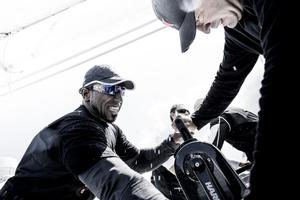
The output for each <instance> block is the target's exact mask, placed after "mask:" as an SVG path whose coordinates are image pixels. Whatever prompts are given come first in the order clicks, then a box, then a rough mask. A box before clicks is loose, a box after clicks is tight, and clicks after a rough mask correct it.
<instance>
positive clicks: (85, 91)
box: [80, 88, 90, 101]
mask: <svg viewBox="0 0 300 200" xmlns="http://www.w3.org/2000/svg"><path fill="white" fill-rule="evenodd" d="M80 93H81V95H82V98H83V99H84V101H89V98H90V93H89V90H88V89H86V88H82V89H81V91H80Z"/></svg>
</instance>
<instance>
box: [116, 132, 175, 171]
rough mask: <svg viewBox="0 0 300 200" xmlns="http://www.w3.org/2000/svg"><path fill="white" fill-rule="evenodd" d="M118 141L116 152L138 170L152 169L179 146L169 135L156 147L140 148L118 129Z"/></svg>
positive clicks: (166, 158) (165, 159)
mask: <svg viewBox="0 0 300 200" xmlns="http://www.w3.org/2000/svg"><path fill="white" fill-rule="evenodd" d="M118 133H119V134H118V142H117V145H116V146H117V149H116V152H117V154H118V156H120V158H121V159H122V160H124V161H125V162H126V163H127V164H128V166H130V167H131V168H132V169H134V170H135V171H137V172H140V173H144V172H147V171H152V170H154V169H155V168H157V167H159V166H160V165H161V164H162V163H164V162H165V161H167V160H168V159H169V158H170V156H172V155H173V154H174V152H175V150H176V149H177V147H178V146H179V145H178V144H176V143H174V142H173V140H172V139H171V137H170V136H169V137H168V138H167V139H165V140H164V141H163V142H162V143H161V144H159V145H158V146H156V147H154V148H149V149H138V148H136V147H135V146H134V145H133V144H131V143H130V142H129V141H128V140H127V139H126V137H125V135H124V134H123V133H122V131H121V130H120V129H118Z"/></svg>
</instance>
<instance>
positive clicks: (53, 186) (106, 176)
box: [0, 65, 178, 200]
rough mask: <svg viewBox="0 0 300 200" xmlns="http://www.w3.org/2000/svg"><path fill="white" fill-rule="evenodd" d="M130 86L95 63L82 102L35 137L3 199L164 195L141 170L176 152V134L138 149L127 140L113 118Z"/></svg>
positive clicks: (151, 198) (132, 199)
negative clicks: (151, 145) (145, 147)
mask: <svg viewBox="0 0 300 200" xmlns="http://www.w3.org/2000/svg"><path fill="white" fill-rule="evenodd" d="M131 89H134V84H133V82H132V81H130V80H127V79H123V78H121V77H120V76H119V75H118V74H116V73H115V72H114V71H112V70H111V68H110V67H109V66H106V65H100V66H94V67H92V68H91V69H90V70H89V71H88V72H87V73H86V74H85V78H84V82H83V86H82V87H81V88H80V89H79V93H80V94H81V95H82V98H83V101H82V105H81V106H79V108H77V109H76V110H75V111H73V112H71V113H69V114H67V115H65V116H63V117H61V118H59V119H58V120H56V121H54V122H52V123H51V124H50V125H48V126H47V127H46V128H44V129H43V130H42V131H41V132H40V133H38V134H37V135H36V136H35V138H34V139H33V140H32V142H31V144H30V145H29V147H28V148H27V151H26V152H25V154H24V156H23V158H22V160H21V161H20V163H19V165H18V167H17V170H16V174H15V176H13V177H11V178H10V179H9V180H8V181H7V182H6V184H5V185H4V187H3V188H2V189H1V191H0V199H1V200H11V199H20V200H21V199H22V200H29V199H30V200H32V199H44V200H45V199H46V200H47V199H49V200H50V199H51V200H53V199H58V200H60V199H63V200H68V199H70V200H76V199H94V197H95V196H97V197H98V198H99V199H101V200H110V199H114V200H118V199H125V200H140V199H147V200H162V199H166V198H165V197H163V195H162V194H161V193H160V192H159V191H158V190H157V189H156V188H155V187H154V186H153V185H152V184H151V183H150V182H149V181H147V180H146V179H145V178H143V177H142V176H141V175H140V174H139V173H138V172H141V173H142V172H146V171H150V170H153V169H155V168H157V167H158V166H160V165H161V164H162V163H163V162H165V161H166V160H167V159H168V158H169V157H170V156H172V155H173V153H174V151H175V149H176V148H177V146H178V145H177V144H176V143H175V142H176V138H175V137H173V135H170V136H169V137H168V138H167V139H166V140H164V141H163V142H162V143H161V144H160V145H158V146H157V147H155V148H149V149H137V148H136V147H135V146H134V145H133V144H131V143H130V142H129V141H128V140H127V139H126V137H125V135H124V134H123V133H122V131H121V129H120V128H119V127H118V126H117V125H115V124H114V123H113V122H114V121H115V120H116V119H117V116H118V113H119V111H120V109H121V107H122V103H123V97H124V94H125V92H126V90H131Z"/></svg>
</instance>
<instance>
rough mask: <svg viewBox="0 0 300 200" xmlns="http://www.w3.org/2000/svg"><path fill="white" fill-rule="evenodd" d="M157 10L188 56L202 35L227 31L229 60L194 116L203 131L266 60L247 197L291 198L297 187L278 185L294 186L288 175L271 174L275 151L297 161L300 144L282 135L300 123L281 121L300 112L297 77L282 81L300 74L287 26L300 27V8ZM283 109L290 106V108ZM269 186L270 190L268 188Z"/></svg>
mask: <svg viewBox="0 0 300 200" xmlns="http://www.w3.org/2000/svg"><path fill="white" fill-rule="evenodd" d="M152 5H153V10H154V13H155V15H156V16H157V18H158V19H159V20H161V21H162V22H163V23H164V24H166V25H168V26H171V27H173V28H175V29H177V30H178V31H179V36H180V45H181V51H182V52H186V51H187V50H188V49H189V47H190V45H191V44H192V43H193V41H194V39H195V36H196V32H197V30H199V31H201V32H203V33H210V31H211V29H212V28H217V27H219V26H220V25H222V26H223V27H224V33H225V35H224V42H225V43H224V49H223V59H222V61H221V62H220V66H219V69H218V71H217V72H216V76H215V78H214V80H212V83H211V87H210V89H209V91H208V92H207V94H206V95H205V99H204V101H203V104H202V106H201V107H200V108H199V109H198V110H196V111H195V112H194V113H193V114H192V115H191V118H192V121H193V123H194V125H196V126H197V128H198V129H201V128H202V127H203V126H205V125H206V124H207V123H208V122H210V121H211V120H212V119H214V118H216V117H218V116H220V115H221V114H222V113H223V112H224V111H225V109H226V108H227V107H228V106H229V105H230V104H231V102H232V101H233V100H234V98H235V97H236V96H237V95H238V93H239V91H240V89H241V87H242V85H243V83H244V81H245V80H246V78H247V77H248V75H249V74H250V72H251V71H252V69H253V68H254V66H255V65H256V63H257V61H258V58H259V56H260V55H262V56H263V57H264V59H265V60H264V61H265V62H264V75H263V79H262V81H261V88H260V94H261V96H260V99H259V107H260V109H259V112H258V122H257V131H256V133H255V146H254V151H253V155H252V156H253V166H252V169H251V176H250V190H251V192H250V193H248V192H247V193H245V200H246V199H247V200H257V199H265V197H264V196H263V194H268V193H270V194H272V193H273V192H274V191H276V196H281V195H282V196H285V198H286V199H288V198H287V197H286V192H285V191H293V190H292V189H291V184H286V185H284V184H278V183H277V181H276V180H281V182H289V179H288V176H286V174H284V173H278V174H276V176H273V175H272V174H271V173H269V170H270V167H269V164H270V163H272V162H274V160H278V158H277V154H276V153H274V152H278V147H282V146H283V144H284V145H285V146H288V148H280V152H281V155H289V156H291V157H296V156H297V154H296V153H295V152H296V151H295V150H294V149H293V148H292V147H294V146H297V145H291V144H290V143H287V142H283V140H282V139H283V137H282V134H280V133H286V132H287V133H294V132H297V130H296V129H295V128H290V129H289V131H287V126H286V124H297V122H294V123H291V121H290V120H291V119H292V118H291V117H278V115H279V114H277V112H280V116H288V115H289V111H290V110H293V111H294V110H297V109H296V108H298V107H299V104H298V103H296V102H293V101H291V100H292V99H294V97H293V95H294V93H293V92H288V91H297V87H295V86H296V84H294V82H293V81H294V80H296V78H289V79H287V80H284V81H283V78H282V77H294V76H295V75H296V74H297V75H298V73H297V72H296V68H295V67H293V66H294V64H293V63H298V60H296V59H295V58H298V56H295V55H290V54H292V53H293V52H292V51H291V49H292V47H293V46H296V44H298V43H297V42H296V41H298V40H299V36H297V37H295V38H296V40H295V38H294V37H293V36H294V35H296V34H295V33H296V32H295V30H294V29H293V28H290V27H289V28H287V25H286V21H289V24H298V19H297V18H296V17H294V16H289V15H292V14H295V13H297V11H294V10H293V7H294V8H297V6H295V5H293V4H291V3H285V1H281V0H152ZM296 20H297V21H296ZM286 55H288V56H286ZM201 56H205V55H199V58H197V60H195V63H197V64H199V67H202V68H203V67H205V66H201ZM292 59H293V60H292ZM195 73H197V72H195ZM287 88H288V90H287ZM292 88H293V89H292ZM249 89H250V88H249ZM255 101H256V100H253V102H255ZM282 105H285V107H284V109H283V108H282ZM291 127H292V126H291ZM287 166H288V167H290V166H289V165H286V164H285V162H278V163H276V165H275V166H273V167H272V169H273V170H274V171H285V170H284V169H286V167H287ZM295 170H297V169H295ZM286 171H291V169H290V168H288V169H287V170H286ZM266 185H268V188H270V189H266ZM283 187H285V188H283ZM295 189H297V188H295ZM295 197H296V195H294V196H293V197H291V198H289V199H293V198H295Z"/></svg>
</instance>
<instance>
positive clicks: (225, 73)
mask: <svg viewBox="0 0 300 200" xmlns="http://www.w3.org/2000/svg"><path fill="white" fill-rule="evenodd" d="M230 31H232V32H230ZM225 34H226V35H225V47H224V55H223V61H222V63H221V64H220V67H219V70H218V72H217V75H216V76H215V79H214V81H213V83H212V85H211V87H210V90H209V91H208V93H207V95H206V97H205V99H204V101H203V103H202V105H201V107H200V108H199V109H198V110H197V111H195V112H194V113H193V114H192V116H191V117H192V120H193V122H194V124H195V125H196V126H197V127H198V129H200V128H202V127H203V126H204V125H206V124H207V123H208V122H209V121H210V120H212V119H213V118H216V117H218V116H219V115H220V114H221V113H222V112H223V111H224V110H225V109H226V108H227V107H228V105H229V104H230V103H231V102H232V100H233V99H234V98H235V97H236V95H237V94H238V92H239V90H240V88H241V86H242V84H243V82H244V80H245V79H246V77H247V75H248V74H249V72H250V71H251V70H252V68H253V67H254V65H255V63H256V61H257V59H258V54H257V53H253V52H251V51H248V50H245V49H244V47H243V46H241V45H240V44H237V43H236V42H235V41H233V40H232V34H238V33H237V32H234V30H226V32H225ZM235 37H237V36H235Z"/></svg>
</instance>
